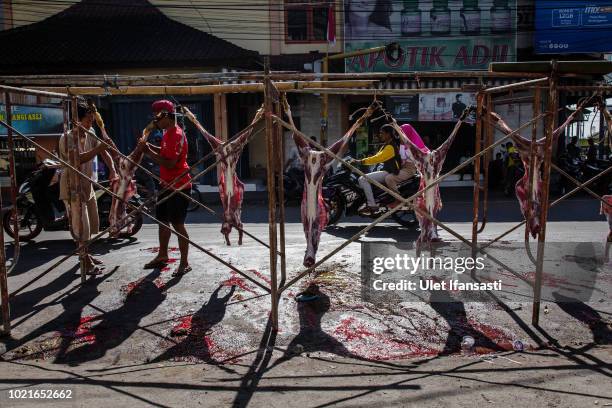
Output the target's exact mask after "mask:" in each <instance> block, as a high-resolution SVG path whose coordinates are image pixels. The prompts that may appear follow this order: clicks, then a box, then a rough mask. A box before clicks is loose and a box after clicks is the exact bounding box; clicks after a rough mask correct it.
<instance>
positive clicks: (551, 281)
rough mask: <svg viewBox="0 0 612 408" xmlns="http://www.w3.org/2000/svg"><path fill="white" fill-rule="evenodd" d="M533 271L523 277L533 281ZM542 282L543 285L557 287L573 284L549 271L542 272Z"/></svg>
mask: <svg viewBox="0 0 612 408" xmlns="http://www.w3.org/2000/svg"><path fill="white" fill-rule="evenodd" d="M535 275H536V273H535V272H529V273H527V274H526V275H525V278H526V279H528V280H529V281H531V282H535ZM542 284H543V285H544V286H549V287H551V288H558V287H560V286H565V287H566V289H568V288H567V287H571V286H573V285H572V283H571V282H569V281H568V280H567V279H565V278H560V277H558V276H555V275H552V274H550V273H546V272H542Z"/></svg>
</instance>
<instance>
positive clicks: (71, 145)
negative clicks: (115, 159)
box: [65, 96, 89, 283]
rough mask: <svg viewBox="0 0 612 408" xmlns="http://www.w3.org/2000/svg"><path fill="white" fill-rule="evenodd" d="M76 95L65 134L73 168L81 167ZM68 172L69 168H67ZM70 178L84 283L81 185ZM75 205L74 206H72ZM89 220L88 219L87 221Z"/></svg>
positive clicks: (71, 201)
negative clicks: (69, 125) (70, 120)
mask: <svg viewBox="0 0 612 408" xmlns="http://www.w3.org/2000/svg"><path fill="white" fill-rule="evenodd" d="M77 101H78V99H77V97H76V96H73V97H72V101H71V103H72V105H71V111H72V118H71V119H72V121H73V125H72V128H71V134H70V135H66V136H65V137H66V146H67V150H68V156H69V157H70V165H71V166H72V167H73V168H75V169H77V168H78V169H81V158H80V156H81V141H80V140H79V133H80V129H79V127H78V126H77V125H76V124H77V123H78V120H79V115H78V108H77ZM68 172H70V170H68ZM68 180H70V184H71V185H70V188H69V190H70V198H69V201H70V207H71V208H70V214H69V217H68V219H69V224H70V225H71V227H72V232H73V234H74V235H75V240H76V241H77V247H79V248H81V250H80V251H79V267H80V270H81V283H85V282H86V280H87V266H86V262H85V259H86V257H87V248H86V247H84V246H83V238H82V237H83V214H84V211H83V200H82V191H81V190H82V186H81V177H80V176H79V175H78V174H76V173H74V176H73V177H69V178H68ZM73 206H75V207H76V208H72V207H73ZM75 214H78V220H74V215H75ZM74 222H78V223H79V233H78V234H76V233H75V230H76V227H75V225H74ZM88 222H89V221H88Z"/></svg>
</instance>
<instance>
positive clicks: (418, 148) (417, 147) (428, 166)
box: [391, 107, 473, 246]
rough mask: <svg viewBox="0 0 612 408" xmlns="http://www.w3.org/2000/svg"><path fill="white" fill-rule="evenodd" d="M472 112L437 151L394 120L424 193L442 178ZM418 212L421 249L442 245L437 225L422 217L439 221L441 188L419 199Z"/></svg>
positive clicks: (412, 131) (458, 124)
mask: <svg viewBox="0 0 612 408" xmlns="http://www.w3.org/2000/svg"><path fill="white" fill-rule="evenodd" d="M472 109H473V108H471V107H469V108H466V109H465V111H464V112H463V114H462V115H461V117H460V118H459V121H458V122H457V123H456V124H455V127H454V129H453V131H452V133H451V134H450V136H449V137H448V138H447V139H446V140H445V141H444V143H442V145H440V147H438V148H437V149H435V150H429V148H428V147H427V146H426V145H425V144H424V143H423V140H422V138H421V136H420V135H419V134H418V133H417V131H416V130H414V128H413V127H412V126H410V125H408V124H406V125H402V126H401V127H400V126H399V125H398V124H397V122H396V121H395V119H392V121H391V124H392V125H393V127H394V128H395V130H396V131H397V133H398V134H399V135H400V138H401V140H402V143H404V144H405V145H406V148H407V149H408V153H409V155H410V158H411V159H412V160H413V161H414V163H415V165H416V168H417V170H418V171H419V173H421V183H420V185H419V189H420V190H424V189H425V188H426V187H428V186H430V185H431V184H432V183H433V182H434V180H436V179H437V178H438V177H439V176H440V173H441V172H442V166H443V165H444V160H445V159H446V155H447V154H448V151H449V149H450V147H451V145H452V144H453V141H454V140H455V137H456V136H457V133H458V132H459V128H460V127H461V124H462V123H463V121H465V119H466V117H467V115H468V114H469V113H470V111H471V110H472ZM416 208H417V209H418V210H420V211H416V216H417V219H418V220H419V226H420V228H421V234H420V235H419V238H418V239H417V245H418V246H420V245H421V244H423V243H429V242H436V241H439V240H440V237H439V236H438V229H437V227H436V225H435V224H434V223H433V222H432V221H431V220H430V219H429V218H428V217H425V216H423V215H422V213H427V214H429V216H430V217H432V218H435V217H436V215H437V213H438V212H439V211H440V210H441V209H442V198H441V197H440V187H439V184H436V185H435V186H433V187H431V188H428V189H427V190H426V191H425V192H424V193H423V194H420V195H419V196H418V197H417V199H416Z"/></svg>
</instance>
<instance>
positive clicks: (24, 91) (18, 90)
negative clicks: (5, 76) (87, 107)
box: [0, 85, 70, 99]
mask: <svg viewBox="0 0 612 408" xmlns="http://www.w3.org/2000/svg"><path fill="white" fill-rule="evenodd" d="M0 90H2V91H5V92H11V93H15V94H20V95H34V96H46V97H49V98H60V99H70V95H67V94H63V93H57V92H47V91H41V90H38V89H27V88H17V87H14V86H8V85H0Z"/></svg>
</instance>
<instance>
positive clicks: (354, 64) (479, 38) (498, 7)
mask: <svg viewBox="0 0 612 408" xmlns="http://www.w3.org/2000/svg"><path fill="white" fill-rule="evenodd" d="M344 7H345V28H344V30H345V31H344V41H345V51H347V52H350V51H355V50H361V49H366V48H372V47H378V46H381V45H386V44H390V43H393V42H396V43H398V44H399V45H400V47H401V49H402V51H403V52H402V53H401V56H400V57H399V58H398V59H397V60H396V61H395V60H392V59H390V58H389V56H387V55H386V54H385V53H384V52H379V53H373V54H369V55H363V56H356V57H352V58H347V59H346V71H347V72H386V71H455V70H459V71H462V70H485V69H487V68H488V66H489V63H491V62H506V61H516V0H404V1H399V0H375V1H357V0H344Z"/></svg>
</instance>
